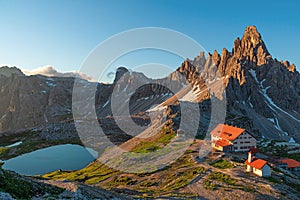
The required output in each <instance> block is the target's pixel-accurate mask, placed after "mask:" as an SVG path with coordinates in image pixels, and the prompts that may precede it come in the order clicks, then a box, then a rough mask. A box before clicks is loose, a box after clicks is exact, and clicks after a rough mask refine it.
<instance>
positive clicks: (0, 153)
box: [0, 147, 9, 158]
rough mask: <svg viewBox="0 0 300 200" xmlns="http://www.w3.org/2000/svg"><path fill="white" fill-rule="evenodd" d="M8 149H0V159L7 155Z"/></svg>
mask: <svg viewBox="0 0 300 200" xmlns="http://www.w3.org/2000/svg"><path fill="white" fill-rule="evenodd" d="M8 151H9V148H6V147H0V158H1V157H5V156H7V155H8Z"/></svg>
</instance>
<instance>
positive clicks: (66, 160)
mask: <svg viewBox="0 0 300 200" xmlns="http://www.w3.org/2000/svg"><path fill="white" fill-rule="evenodd" d="M97 155H98V153H97V152H96V151H94V150H92V149H90V148H85V147H82V146H80V145H72V144H64V145H57V146H52V147H48V148H44V149H40V150H36V151H33V152H31V153H27V154H23V155H21V156H18V157H15V158H12V159H9V160H6V161H4V162H5V163H4V165H3V166H2V168H3V169H6V170H12V171H15V172H17V173H19V174H23V175H41V174H45V173H48V172H51V171H55V170H59V169H61V170H78V169H81V168H83V167H85V166H86V165H87V164H89V163H90V162H92V161H93V160H95V158H96V157H97Z"/></svg>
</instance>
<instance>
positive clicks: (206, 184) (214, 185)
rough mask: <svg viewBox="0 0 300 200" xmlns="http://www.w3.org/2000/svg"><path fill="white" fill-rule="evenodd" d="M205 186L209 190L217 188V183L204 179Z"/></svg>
mask: <svg viewBox="0 0 300 200" xmlns="http://www.w3.org/2000/svg"><path fill="white" fill-rule="evenodd" d="M204 188H205V189H207V190H212V191H213V190H215V189H216V184H214V183H213V182H212V181H209V180H205V181H204Z"/></svg>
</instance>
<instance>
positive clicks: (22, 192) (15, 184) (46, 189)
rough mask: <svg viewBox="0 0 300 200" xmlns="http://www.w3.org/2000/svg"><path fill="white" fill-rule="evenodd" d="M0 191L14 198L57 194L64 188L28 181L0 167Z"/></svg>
mask: <svg viewBox="0 0 300 200" xmlns="http://www.w3.org/2000/svg"><path fill="white" fill-rule="evenodd" d="M0 191H2V192H6V193H9V194H10V195H12V197H14V198H16V199H31V197H33V196H35V195H45V194H48V195H58V194H60V193H62V192H63V191H64V189H61V188H57V187H54V186H46V185H44V184H40V183H32V182H29V181H27V180H25V179H23V178H21V177H19V176H17V175H15V174H13V173H10V172H7V171H4V170H2V169H0Z"/></svg>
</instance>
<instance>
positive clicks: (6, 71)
mask: <svg viewBox="0 0 300 200" xmlns="http://www.w3.org/2000/svg"><path fill="white" fill-rule="evenodd" d="M12 74H17V75H21V76H24V74H23V72H22V71H21V70H20V69H19V68H17V67H8V66H3V67H0V75H4V76H7V77H9V76H11V75H12Z"/></svg>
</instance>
